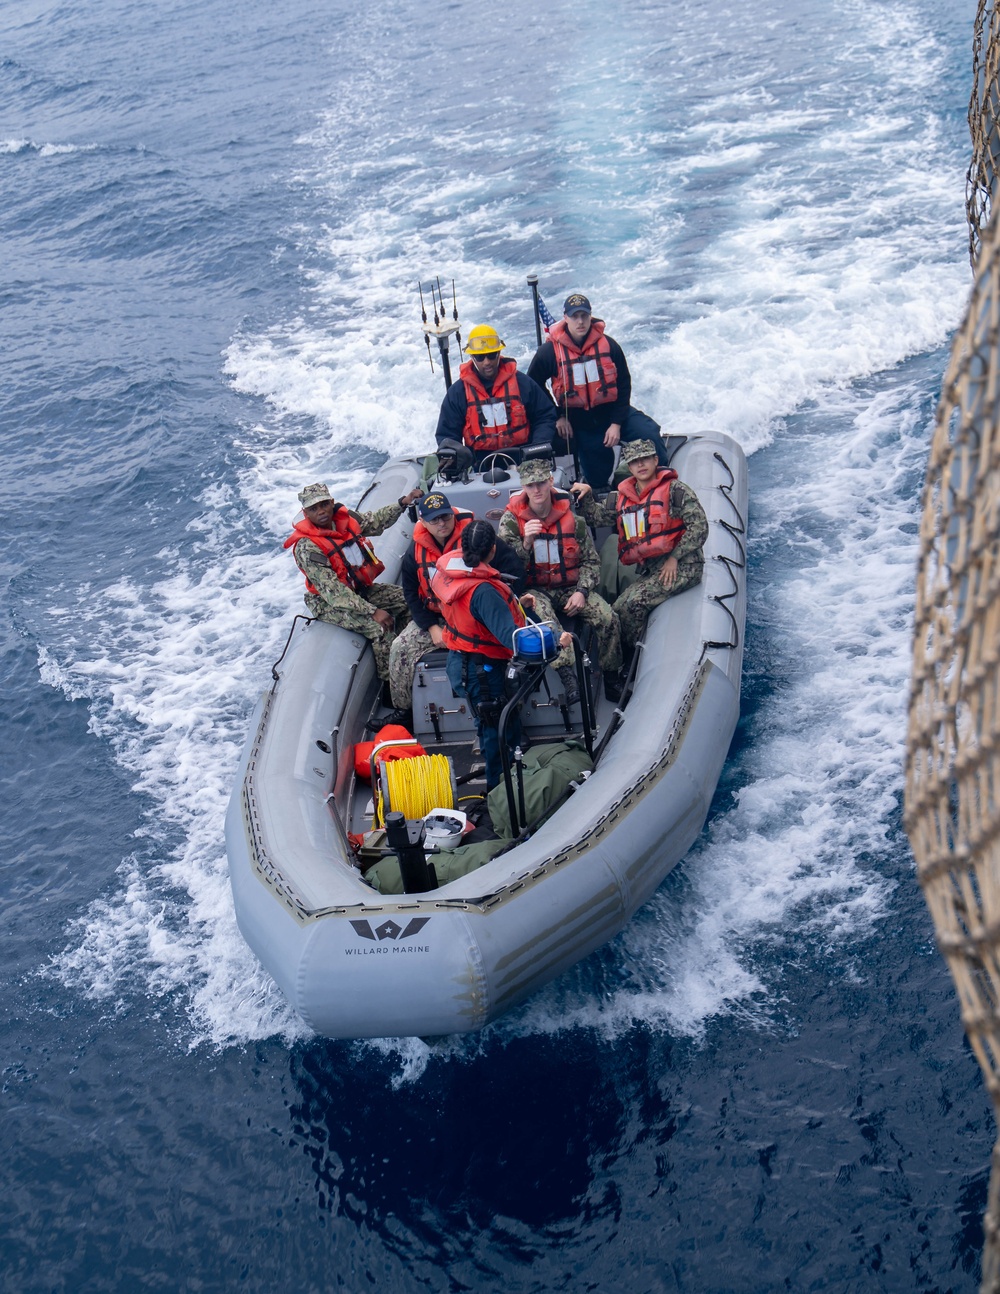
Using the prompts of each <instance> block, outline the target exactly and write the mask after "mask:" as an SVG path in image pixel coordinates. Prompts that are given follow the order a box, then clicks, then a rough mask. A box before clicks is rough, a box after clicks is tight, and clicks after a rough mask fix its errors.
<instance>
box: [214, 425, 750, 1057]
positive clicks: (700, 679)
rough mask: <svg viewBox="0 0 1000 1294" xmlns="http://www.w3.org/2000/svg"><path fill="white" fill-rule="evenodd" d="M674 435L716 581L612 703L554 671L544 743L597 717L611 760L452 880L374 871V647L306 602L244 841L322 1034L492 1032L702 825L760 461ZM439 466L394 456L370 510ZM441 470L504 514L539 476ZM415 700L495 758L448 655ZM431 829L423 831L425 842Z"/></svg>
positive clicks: (244, 859) (533, 735) (242, 848)
mask: <svg viewBox="0 0 1000 1294" xmlns="http://www.w3.org/2000/svg"><path fill="white" fill-rule="evenodd" d="M669 448H670V451H671V460H670V465H671V467H673V468H675V469H676V470H677V472H678V474H679V476H680V479H681V480H682V481H684V482H685V483H686V484H687V485H689V486H691V487H692V488H693V489H694V490H695V491H696V492H697V494H698V497H699V499H700V500H701V503H702V505H703V507H704V509H705V512H706V514H707V516H708V520H709V534H708V539H707V542H706V545H705V550H704V552H705V572H704V577H703V579H702V582H701V583H700V584H699V585H697V586H696V587H694V588H692V589H689V590H687V591H686V592H684V593H681V594H679V595H677V596H676V597H673V598H670V599H668V600H667V601H666V602H665V603H663V604H662V605H661V606H659V607H657V608H656V609H655V610H654V611H653V612H652V613H651V615H650V617H649V621H648V624H647V628H646V634H645V639H644V641H643V642H642V644H641V645H640V647H639V649H638V651H637V653H636V658H635V660H634V662H633V666H632V677H631V681H630V686H629V688H628V689H627V691H626V694H625V696H624V697H623V699H622V700H621V701H619V702H617V703H612V702H609V701H606V700H604V699H603V697H602V698H601V699H600V700H599V701H593V700H591V706H590V711H591V712H590V713H588V700H587V696H586V695H584V696H583V699H582V701H580V702H578V703H576V704H575V705H573V706H572V707H571V706H569V705H568V704H567V703H566V697H565V696H562V698H561V699H560V692H559V685H558V683H557V682H556V676H555V672H554V671H551V670H549V671H548V675H549V676H550V677H545V676H544V673H545V671H546V666H545V664H544V661H543V662H542V664H541V665H540V666H538V667H537V670H536V676H535V679H534V682H535V684H536V686H535V688H534V691H533V692H532V694H531V696H530V697H529V698H528V699H527V700H526V701H525V702H524V704H523V705H522V708H521V718H522V729H523V731H524V732H525V733H526V734H527V735H528V736H529V737H530V740H531V743H532V747H533V752H532V753H534V748H536V744H537V745H544V744H545V743H546V742H550V741H553V740H559V739H561V738H565V737H568V738H575V739H579V740H580V742H581V743H582V741H583V740H584V737H585V735H587V734H588V733H589V736H590V738H591V740H592V750H593V756H594V761H593V770H592V771H591V772H590V774H589V776H586V777H585V778H584V777H581V778H580V780H579V781H578V782H574V783H571V785H570V788H569V792H568V793H567V794H566V795H565V796H564V797H563V799H562V801H561V802H560V803H559V805H558V807H557V808H555V810H554V811H553V812H551V813H550V814H549V816H548V817H546V818H544V820H543V821H541V823H540V825H537V826H535V827H533V828H527V829H524V828H521V824H520V822H517V826H518V827H519V828H521V829H520V830H519V831H516V832H514V836H515V839H514V840H513V841H512V842H508V843H507V844H506V845H505V846H504V847H502V848H501V849H500V852H499V853H497V854H496V855H495V856H494V857H493V858H492V859H490V861H488V862H486V863H485V864H484V865H483V866H480V867H478V868H476V869H475V870H472V871H469V872H468V873H467V874H465V875H461V876H458V877H457V878H456V879H453V880H449V881H447V883H445V884H441V885H440V886H439V887H438V888H435V889H428V890H425V891H423V892H419V893H401V894H383V893H379V892H377V891H376V890H375V889H373V888H372V885H371V884H369V883H368V881H366V879H365V877H364V875H363V874H362V871H361V868H360V866H359V856H358V852H357V848H356V846H357V844H358V841H359V839H360V837H361V835H362V834H364V832H365V830H366V828H370V827H371V825H372V823H371V815H372V812H373V805H372V803H371V801H372V790H371V788H370V787H368V786H367V784H365V783H363V782H362V781H360V779H359V778H358V775H357V773H356V771H355V762H354V747H355V746H356V745H357V744H358V743H360V742H363V741H364V740H365V739H366V737H367V736H369V734H368V733H366V724H369V726H370V722H371V720H372V719H373V717H374V718H375V720H376V726H377V716H378V714H379V712H380V711H379V696H380V691H381V689H380V685H379V681H378V679H377V676H376V673H375V666H374V660H373V657H372V653H371V651H370V650H369V648H368V644H367V643H366V641H365V640H364V639H363V638H361V637H359V636H356V635H352V634H351V633H349V632H348V631H346V630H344V629H340V628H338V627H335V626H333V625H329V624H325V623H323V622H321V621H315V620H309V619H307V618H306V617H304V616H302V617H297V618H296V620H295V622H294V624H293V627H292V631H291V633H290V636H289V641H288V643H287V645H286V649H285V651H284V653H283V654H282V657H281V659H280V660H279V662H278V663H277V664H276V666H275V668H274V671H273V675H274V679H273V683H272V685H271V686H270V687H269V688H268V689H267V691H266V692H265V693H264V695H263V696H262V697H261V699H260V702H259V704H258V705H257V708H256V711H255V713H254V716H253V719H252V722H251V729H250V735H249V737H248V740H247V744H246V747H245V749H244V752H243V755H242V758H241V760H240V765H239V770H238V773H237V776H236V782H235V787H234V790H233V794H232V798H231V801H230V805H229V810H228V814H227V818H226V844H227V851H228V856H229V864H230V875H231V881H232V889H233V897H234V901H235V906H236V916H237V921H238V923H239V927H240V930H241V931H242V933H243V935H244V937H245V939H246V941H247V943H248V944H249V945H250V947H251V948H252V949H253V950H254V952H255V953H256V954H257V956H258V957H259V958H260V960H261V962H262V963H263V965H264V966H265V967H266V969H267V970H268V971H269V972H270V973H271V975H272V976H273V977H274V979H275V980H276V982H277V983H278V985H279V987H280V988H281V990H282V992H283V993H284V994H285V996H286V997H287V998H288V1000H289V1002H290V1003H291V1004H292V1005H293V1007H294V1008H295V1010H296V1011H297V1012H298V1013H299V1014H300V1015H301V1016H302V1018H303V1019H304V1020H305V1021H306V1023H307V1024H308V1025H309V1026H310V1027H311V1028H313V1029H314V1030H315V1031H316V1032H317V1033H319V1034H323V1035H327V1036H330V1037H339V1038H364V1037H385V1036H392V1037H395V1036H404V1035H418V1036H428V1035H435V1036H436V1035H442V1034H450V1033H459V1032H465V1031H469V1030H475V1029H480V1028H482V1027H483V1026H484V1025H485V1024H487V1023H488V1022H490V1021H491V1020H495V1019H496V1018H497V1017H498V1016H499V1015H501V1014H503V1013H504V1012H505V1011H508V1010H510V1008H511V1007H512V1006H514V1005H515V1003H517V1002H520V1001H521V1000H523V999H524V998H525V997H527V996H528V995H529V994H531V993H533V992H535V991H536V990H537V989H539V988H540V987H541V986H542V985H544V984H545V983H547V982H548V981H549V980H551V979H553V978H554V977H555V976H557V975H559V974H560V973H561V972H562V971H564V970H566V969H567V968H568V967H570V966H572V965H573V964H574V963H575V962H577V961H579V960H580V959H581V958H583V957H586V956H587V954H588V953H590V952H592V951H593V950H594V949H595V948H598V947H600V945H602V944H604V943H606V942H607V941H608V940H609V939H612V938H613V937H614V936H615V935H616V934H617V933H618V932H619V931H620V930H621V929H622V927H623V926H624V925H625V923H626V922H627V921H628V920H629V918H630V917H631V916H632V914H633V913H634V912H635V911H636V909H637V908H638V907H639V906H640V905H641V904H643V903H644V902H645V901H646V900H647V899H648V898H649V897H650V895H651V894H652V893H653V892H654V891H655V890H656V888H657V886H659V885H660V884H661V882H662V881H663V879H664V877H665V876H666V875H667V873H668V872H669V871H670V870H671V868H673V867H674V865H675V864H676V863H677V862H678V861H679V860H680V859H681V858H683V856H684V854H685V852H686V851H687V850H688V849H689V848H690V846H691V844H692V843H693V841H694V840H695V839H696V837H697V836H698V834H699V832H700V831H701V829H702V826H703V825H704V822H705V818H706V816H707V813H708V809H709V805H710V803H711V800H712V795H713V793H714V791H715V788H716V785H717V783H718V779H719V776H720V773H721V771H722V766H723V763H724V762H725V759H726V754H727V751H728V748H729V744H730V741H731V739H732V736H733V732H734V730H735V728H736V724H737V721H738V718H739V708H740V679H741V670H742V659H743V628H744V620H745V614H746V551H745V541H746V526H745V521H746V515H747V469H746V461H745V459H744V456H743V453H742V451H741V449H740V447H739V446H738V445H737V444H736V442H735V441H733V440H732V439H731V438H729V437H728V436H726V435H724V434H722V433H720V432H710V431H707V432H704V433H702V434H699V435H694V436H690V437H687V438H681V437H677V438H671V439H670V441H669ZM421 469H422V463H421V461H420V460H415V459H414V460H411V459H394V460H390V461H389V462H387V463H386V464H385V465H384V466H383V467H382V469H381V470H380V471H379V472H378V473H377V475H376V477H375V479H374V480H373V482H372V483H371V485H370V487H369V489H368V491H367V493H366V495H365V496H364V498H363V499H362V500H361V502H360V504H359V505H358V506H359V507H363V508H365V509H370V508H378V507H381V506H383V505H384V504H386V503H389V502H391V501H393V500H395V499H397V498H399V497H400V496H401V495H403V494H405V493H407V492H408V491H409V490H410V489H411V488H412V487H413V486H414V485H415V484H417V483H418V482H419V480H420V479H421ZM566 471H567V469H566V468H565V467H562V466H560V467H559V469H558V472H559V473H563V474H564V475H565V472H566ZM436 486H437V488H440V489H443V490H446V491H447V494H448V498H449V500H450V502H451V503H452V504H453V505H455V506H457V507H462V508H468V509H469V510H471V511H474V512H475V513H476V515H477V516H485V517H487V518H488V519H490V520H493V521H494V522H496V521H498V520H499V517H500V516H501V515H502V512H503V510H504V507H505V506H506V502H507V500H508V499H509V497H510V496H511V495H512V494H513V493H514V492H516V491H517V490H518V489H519V488H520V480H519V476H518V472H517V466H516V464H515V463H513V462H512V461H510V460H507V461H506V462H502V463H500V464H499V466H498V465H497V464H496V463H494V464H492V465H490V466H489V467H488V468H487V470H485V471H477V472H470V471H466V472H465V473H464V474H463V477H462V479H461V480H459V481H454V480H449V481H441V482H439V483H436ZM411 533H412V520H410V519H409V518H408V517H407V515H406V514H405V513H404V514H403V516H402V517H401V518H400V520H399V521H398V522H397V523H396V524H395V525H394V526H393V527H392V528H391V529H390V530H387V531H386V533H385V534H384V535H383V536H382V537H381V538H380V539H379V540H378V543H377V547H378V554H379V557H380V558H381V560H382V561H383V562H384V563H385V566H386V570H385V573H384V575H383V576H382V577H381V578H382V579H383V580H387V581H392V580H395V579H397V578H398V572H399V567H400V562H401V560H402V557H403V555H404V553H405V551H406V549H407V546H408V544H409V541H410V536H411ZM578 655H581V653H578ZM581 659H582V655H581ZM525 686H526V687H528V686H530V683H529V684H526V685H525ZM588 690H589V689H588ZM413 716H414V722H413V728H412V733H413V736H414V737H415V739H416V741H418V742H419V743H420V744H421V745H422V746H423V747H424V749H425V750H426V752H427V754H428V755H433V754H434V753H435V752H437V751H439V750H440V751H447V752H448V753H449V754H451V755H455V756H456V758H458V756H459V755H460V754H461V753H462V752H465V754H466V755H467V756H468V757H469V759H472V758H474V756H475V751H476V747H475V744H474V743H475V731H474V724H473V719H472V716H471V714H470V713H469V712H468V706H467V703H466V702H464V701H463V700H462V699H461V698H457V697H455V695H454V693H453V692H452V691H451V687H450V684H449V683H448V682H447V677H446V675H445V672H444V668H443V656H442V654H440V653H439V654H436V656H435V655H432V656H431V657H429V658H427V660H425V661H423V662H421V664H420V666H418V670H417V677H416V679H415V682H414V706H413ZM585 730H587V731H586V732H585ZM460 762H461V761H459V763H460ZM457 766H458V765H457V764H456V765H455V767H457ZM470 776H471V774H470ZM436 807H439V808H441V809H442V810H448V809H453V808H455V809H457V808H459V805H458V804H457V803H456V804H452V805H441V806H436ZM512 810H513V812H514V815H515V817H516V814H517V804H516V802H515V804H513V805H512ZM392 816H393V815H392V814H391V813H390V814H389V815H388V817H392ZM401 816H402V815H400V817H401ZM389 825H390V824H388V821H387V826H389ZM394 826H395V828H396V832H397V840H398V831H399V823H398V820H397V821H396V822H395V823H394ZM409 826H411V824H409V823H406V822H404V823H403V830H404V833H405V831H406V830H407V828H408V827H409ZM421 838H422V832H420V833H417V835H416V836H414V834H413V832H412V831H411V842H412V840H415V841H416V844H415V845H413V848H415V849H416V850H417V851H418V852H419V853H420V854H421V856H422V855H423V846H422V845H421V844H420V840H421ZM385 852H386V853H388V852H389V851H388V850H386V851H385ZM397 852H398V851H397ZM404 852H405V851H404ZM435 857H438V858H441V857H442V855H436V854H435V853H434V852H430V853H428V854H427V855H426V861H427V863H429V864H431V865H433V862H434V859H435Z"/></svg>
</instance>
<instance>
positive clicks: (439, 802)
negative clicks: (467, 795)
mask: <svg viewBox="0 0 1000 1294" xmlns="http://www.w3.org/2000/svg"><path fill="white" fill-rule="evenodd" d="M378 785H379V791H378V800H377V802H376V805H375V824H374V825H375V826H376V827H381V826H383V825H384V824H385V815H386V814H387V813H389V812H399V813H402V814H403V816H404V817H406V818H423V817H424V816H425V815H426V814H428V813H430V811H431V809H453V808H454V807H455V798H454V790H453V785H452V776H451V760H450V759H449V758H448V756H447V755H414V756H413V757H412V758H411V759H388V760H386V761H385V763H384V764H383V765H382V768H381V776H380V777H379V784H378ZM386 799H387V800H388V802H387V803H386Z"/></svg>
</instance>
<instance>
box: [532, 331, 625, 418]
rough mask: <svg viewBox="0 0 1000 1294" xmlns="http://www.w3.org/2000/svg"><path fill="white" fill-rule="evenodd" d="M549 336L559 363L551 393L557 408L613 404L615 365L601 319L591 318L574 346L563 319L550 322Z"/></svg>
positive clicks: (614, 398) (616, 397)
mask: <svg viewBox="0 0 1000 1294" xmlns="http://www.w3.org/2000/svg"><path fill="white" fill-rule="evenodd" d="M549 339H550V340H551V342H552V346H553V349H554V350H555V353H556V364H557V366H558V372H557V373H556V375H555V377H554V378H553V379H552V394H553V396H554V397H555V401H556V403H557V404H558V405H559V408H560V409H566V408H569V409H593V408H594V406H595V405H598V404H614V402H615V400H617V399H618V369H617V368H616V367H615V362H614V360H613V359H612V358H611V344H610V342H609V341H608V339H607V337H605V335H604V320H603V319H594V320H593V321H592V322H591V325H590V332H589V333H588V334H587V336H586V337H585V338H584V339H583V345H582V346H577V344H576V342H575V341H574V340H573V338H572V337H571V336H570V335H569V330H568V329H567V327H566V320H565V319H560V320H559V322H558V323H557V324H553V326H552V327H551V328H550V329H549Z"/></svg>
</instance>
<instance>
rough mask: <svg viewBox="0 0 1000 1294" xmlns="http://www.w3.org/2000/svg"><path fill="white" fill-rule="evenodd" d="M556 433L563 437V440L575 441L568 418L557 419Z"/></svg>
mask: <svg viewBox="0 0 1000 1294" xmlns="http://www.w3.org/2000/svg"><path fill="white" fill-rule="evenodd" d="M556 431H558V433H559V435H560V436H562V438H563V440H572V439H573V428H572V426H571V425H570V420H569V419H568V418H557V419H556Z"/></svg>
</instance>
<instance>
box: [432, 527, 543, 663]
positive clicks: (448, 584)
mask: <svg viewBox="0 0 1000 1294" xmlns="http://www.w3.org/2000/svg"><path fill="white" fill-rule="evenodd" d="M483 584H488V585H489V586H490V587H491V588H494V589H496V591H497V592H498V593H499V594H500V596H501V597H502V598H503V600H504V601H505V602H506V603H507V606H508V607H509V609H510V614H511V615H512V616H513V618H514V624H515V625H516V626H517V628H518V629H520V628H522V626H524V625H525V624H527V620H526V619H525V615H524V612H523V611H522V610H521V606H520V603H519V602H518V600H517V598H516V597H514V595H513V593H511V591H510V589H509V588H508V587H507V585H506V584H505V583H504V582H503V580H502V579H501V578H500V573H499V572H498V571H497V570H496V569H495V568H494V567H493V566H488V565H487V564H486V563H485V562H480V563H479V565H478V566H475V567H471V568H470V567H468V566H466V564H465V559H464V558H463V557H462V554H461V552H460V551H459V552H451V553H445V555H444V556H443V557H442V558H441V560H440V562H438V565H437V570H436V571H435V573H434V577H433V579H432V580H431V586H432V588H433V590H434V593H435V594H436V596H437V599H438V602H439V604H440V611H441V615H442V616H443V617H444V629H443V630H442V637H443V638H444V645H445V646H446V647H448V648H449V649H450V650H451V651H464V652H476V653H478V655H480V656H488V657H489V658H490V659H491V660H510V657H511V653H510V649H509V648H507V647H505V646H504V645H503V643H501V642H499V641H498V640H497V639H496V638H494V637H493V635H492V634H491V633H490V631H489V630H488V629H487V628H486V626H485V625H484V624H482V623H481V622H480V621H478V620H477V619H476V617H475V616H474V615H473V614H472V611H471V608H470V603H471V602H472V595H473V594H474V593H475V591H476V589H478V588H479V587H480V586H481V585H483Z"/></svg>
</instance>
